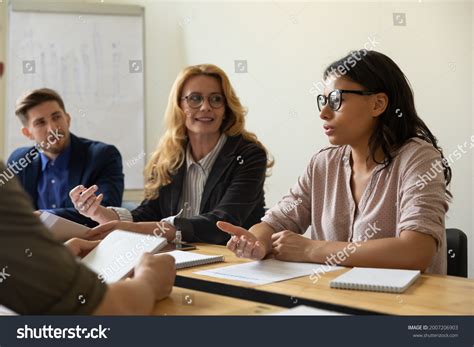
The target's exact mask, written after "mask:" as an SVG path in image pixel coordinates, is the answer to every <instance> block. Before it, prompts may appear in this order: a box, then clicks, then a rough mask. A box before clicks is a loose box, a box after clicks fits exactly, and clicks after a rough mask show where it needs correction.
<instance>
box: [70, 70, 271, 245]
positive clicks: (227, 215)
mask: <svg viewBox="0 0 474 347" xmlns="http://www.w3.org/2000/svg"><path fill="white" fill-rule="evenodd" d="M245 114H246V111H245V109H244V107H243V106H242V105H241V103H240V100H239V98H238V97H237V95H236V93H235V91H234V89H233V88H232V86H231V84H230V81H229V79H228V77H227V75H226V74H225V72H224V71H223V70H221V69H220V68H218V67H217V66H214V65H196V66H190V67H187V68H185V69H184V70H183V71H181V73H180V74H179V75H178V77H177V79H176V81H175V83H174V85H173V87H172V90H171V93H170V97H169V101H168V107H167V109H166V113H165V122H166V131H165V134H164V135H163V137H162V138H161V141H160V143H159V144H158V147H157V148H156V150H155V152H154V153H153V154H152V156H151V159H150V160H149V162H148V164H147V165H146V168H145V178H146V184H145V200H144V201H143V202H142V204H141V205H140V206H139V207H138V208H136V209H135V210H133V211H131V212H128V210H126V209H122V208H105V207H103V206H101V205H100V201H101V196H100V195H99V196H95V194H94V187H90V188H88V189H86V188H85V187H81V186H79V187H76V188H74V189H73V190H72V191H71V193H70V195H71V199H72V200H73V202H74V204H75V206H76V208H77V209H78V210H79V211H80V212H81V213H82V214H84V215H85V216H88V217H90V218H92V219H94V220H95V221H97V222H99V223H101V224H104V223H105V224H104V225H101V226H99V227H97V228H96V229H94V230H93V231H92V232H91V234H90V235H89V237H90V238H92V239H93V238H101V237H103V236H104V235H105V234H106V233H108V232H110V231H112V230H114V229H125V230H131V231H137V232H143V233H149V234H152V233H153V234H159V235H162V236H165V237H166V238H167V239H168V240H169V241H171V240H174V239H175V237H176V230H180V231H181V234H182V240H184V241H188V242H207V243H215V244H225V243H226V242H227V241H228V239H229V236H228V235H227V234H225V233H222V232H221V231H220V230H219V229H218V228H217V226H216V222H217V221H219V220H225V221H228V222H230V223H232V224H235V225H239V226H242V227H244V228H249V227H251V226H252V225H254V224H255V223H257V222H259V221H260V218H261V217H262V216H263V214H264V205H265V199H264V191H263V184H264V181H265V172H266V170H267V168H269V167H271V166H272V164H273V163H272V162H271V161H269V160H268V159H267V158H268V152H267V150H266V148H265V147H264V146H263V145H262V144H261V143H260V141H258V139H257V137H256V136H255V135H254V134H252V133H250V132H248V131H247V130H245ZM133 222H139V223H133Z"/></svg>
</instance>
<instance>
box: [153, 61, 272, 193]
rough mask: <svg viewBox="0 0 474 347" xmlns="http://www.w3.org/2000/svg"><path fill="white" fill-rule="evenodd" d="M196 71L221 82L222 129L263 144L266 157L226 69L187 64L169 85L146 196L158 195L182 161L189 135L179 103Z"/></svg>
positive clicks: (232, 134)
mask: <svg viewBox="0 0 474 347" xmlns="http://www.w3.org/2000/svg"><path fill="white" fill-rule="evenodd" d="M199 75H205V76H210V77H214V78H216V79H217V80H219V82H220V84H221V88H222V91H223V93H224V97H225V108H226V110H225V119H224V120H223V122H222V125H221V133H225V134H226V135H227V136H237V135H242V137H243V138H244V139H245V140H247V141H250V142H253V143H255V144H257V145H258V146H259V147H260V148H262V149H263V150H264V151H265V153H266V154H267V158H269V153H268V151H267V149H266V148H265V146H263V144H262V143H261V142H260V141H259V140H258V139H257V136H256V135H255V134H253V133H251V132H249V131H247V130H245V116H246V114H247V110H246V109H245V107H243V106H242V104H241V103H240V100H239V98H238V97H237V95H236V93H235V91H234V88H233V87H232V85H231V84H230V81H229V78H228V77H227V75H226V74H225V72H224V71H223V70H222V69H220V68H219V67H217V66H215V65H212V64H202V65H194V66H188V67H186V68H184V69H183V70H182V71H181V72H180V73H179V75H178V77H177V78H176V81H175V82H174V84H173V87H172V88H171V92H170V96H169V98H168V105H167V107H166V111H165V119H164V120H165V128H166V130H165V133H164V135H163V136H162V137H161V140H160V142H159V143H158V146H157V147H156V149H155V151H154V152H153V154H152V156H151V158H150V160H149V161H148V163H147V165H146V167H145V172H144V174H145V180H146V183H145V199H147V200H151V199H156V198H158V196H159V190H160V188H161V187H163V186H166V185H167V184H169V183H171V175H173V174H175V173H176V172H177V170H178V169H179V168H180V167H181V165H182V164H183V163H184V160H185V154H186V146H187V142H188V138H187V130H186V126H185V121H186V115H185V113H184V111H183V110H182V109H181V107H180V106H179V103H180V99H181V93H182V90H183V86H184V84H185V83H186V81H187V80H188V79H189V78H191V77H194V76H199ZM273 163H274V161H273V160H271V159H268V160H267V168H271V167H272V166H273Z"/></svg>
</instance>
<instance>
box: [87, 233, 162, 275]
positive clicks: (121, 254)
mask: <svg viewBox="0 0 474 347" xmlns="http://www.w3.org/2000/svg"><path fill="white" fill-rule="evenodd" d="M166 244H167V242H166V239H165V238H163V237H158V236H153V235H143V234H139V233H134V232H130V231H124V230H115V231H113V232H111V233H110V234H109V235H107V236H106V237H105V238H104V239H103V240H102V242H101V243H99V245H98V246H97V247H96V248H94V249H93V250H92V251H91V252H90V253H89V254H88V255H86V256H85V257H84V258H83V259H82V262H83V263H84V264H86V265H87V266H88V267H89V268H90V269H92V270H93V271H95V272H97V273H98V274H99V278H100V279H101V280H103V281H104V282H106V283H113V282H117V281H119V280H121V279H122V278H124V277H127V275H129V274H130V273H131V272H132V270H133V268H134V267H135V266H136V265H137V264H138V262H139V261H140V258H141V256H142V255H143V253H145V252H149V253H156V252H158V251H159V250H160V249H162V248H163V247H164V246H166Z"/></svg>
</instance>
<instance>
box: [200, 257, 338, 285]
mask: <svg viewBox="0 0 474 347" xmlns="http://www.w3.org/2000/svg"><path fill="white" fill-rule="evenodd" d="M320 268H322V269H323V270H324V272H329V271H334V270H338V269H342V267H340V266H326V265H321V264H313V263H294V262H287V261H280V260H276V259H266V260H262V261H253V262H250V263H245V264H238V265H231V266H225V267H220V268H217V269H210V270H204V271H198V272H195V274H198V275H205V276H210V277H217V278H224V279H227V280H234V281H243V282H249V283H252V284H258V285H262V284H268V283H273V282H279V281H285V280H289V279H292V278H296V277H301V276H307V275H310V274H312V273H313V272H319V273H321V269H320ZM318 269H320V270H318Z"/></svg>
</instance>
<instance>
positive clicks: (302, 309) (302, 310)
mask: <svg viewBox="0 0 474 347" xmlns="http://www.w3.org/2000/svg"><path fill="white" fill-rule="evenodd" d="M268 315H269V316H346V314H344V313H339V312H334V311H327V310H322V309H320V308H316V307H310V306H305V305H300V306H296V307H293V308H290V309H288V310H284V311H280V312H276V313H269V314H268Z"/></svg>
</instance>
